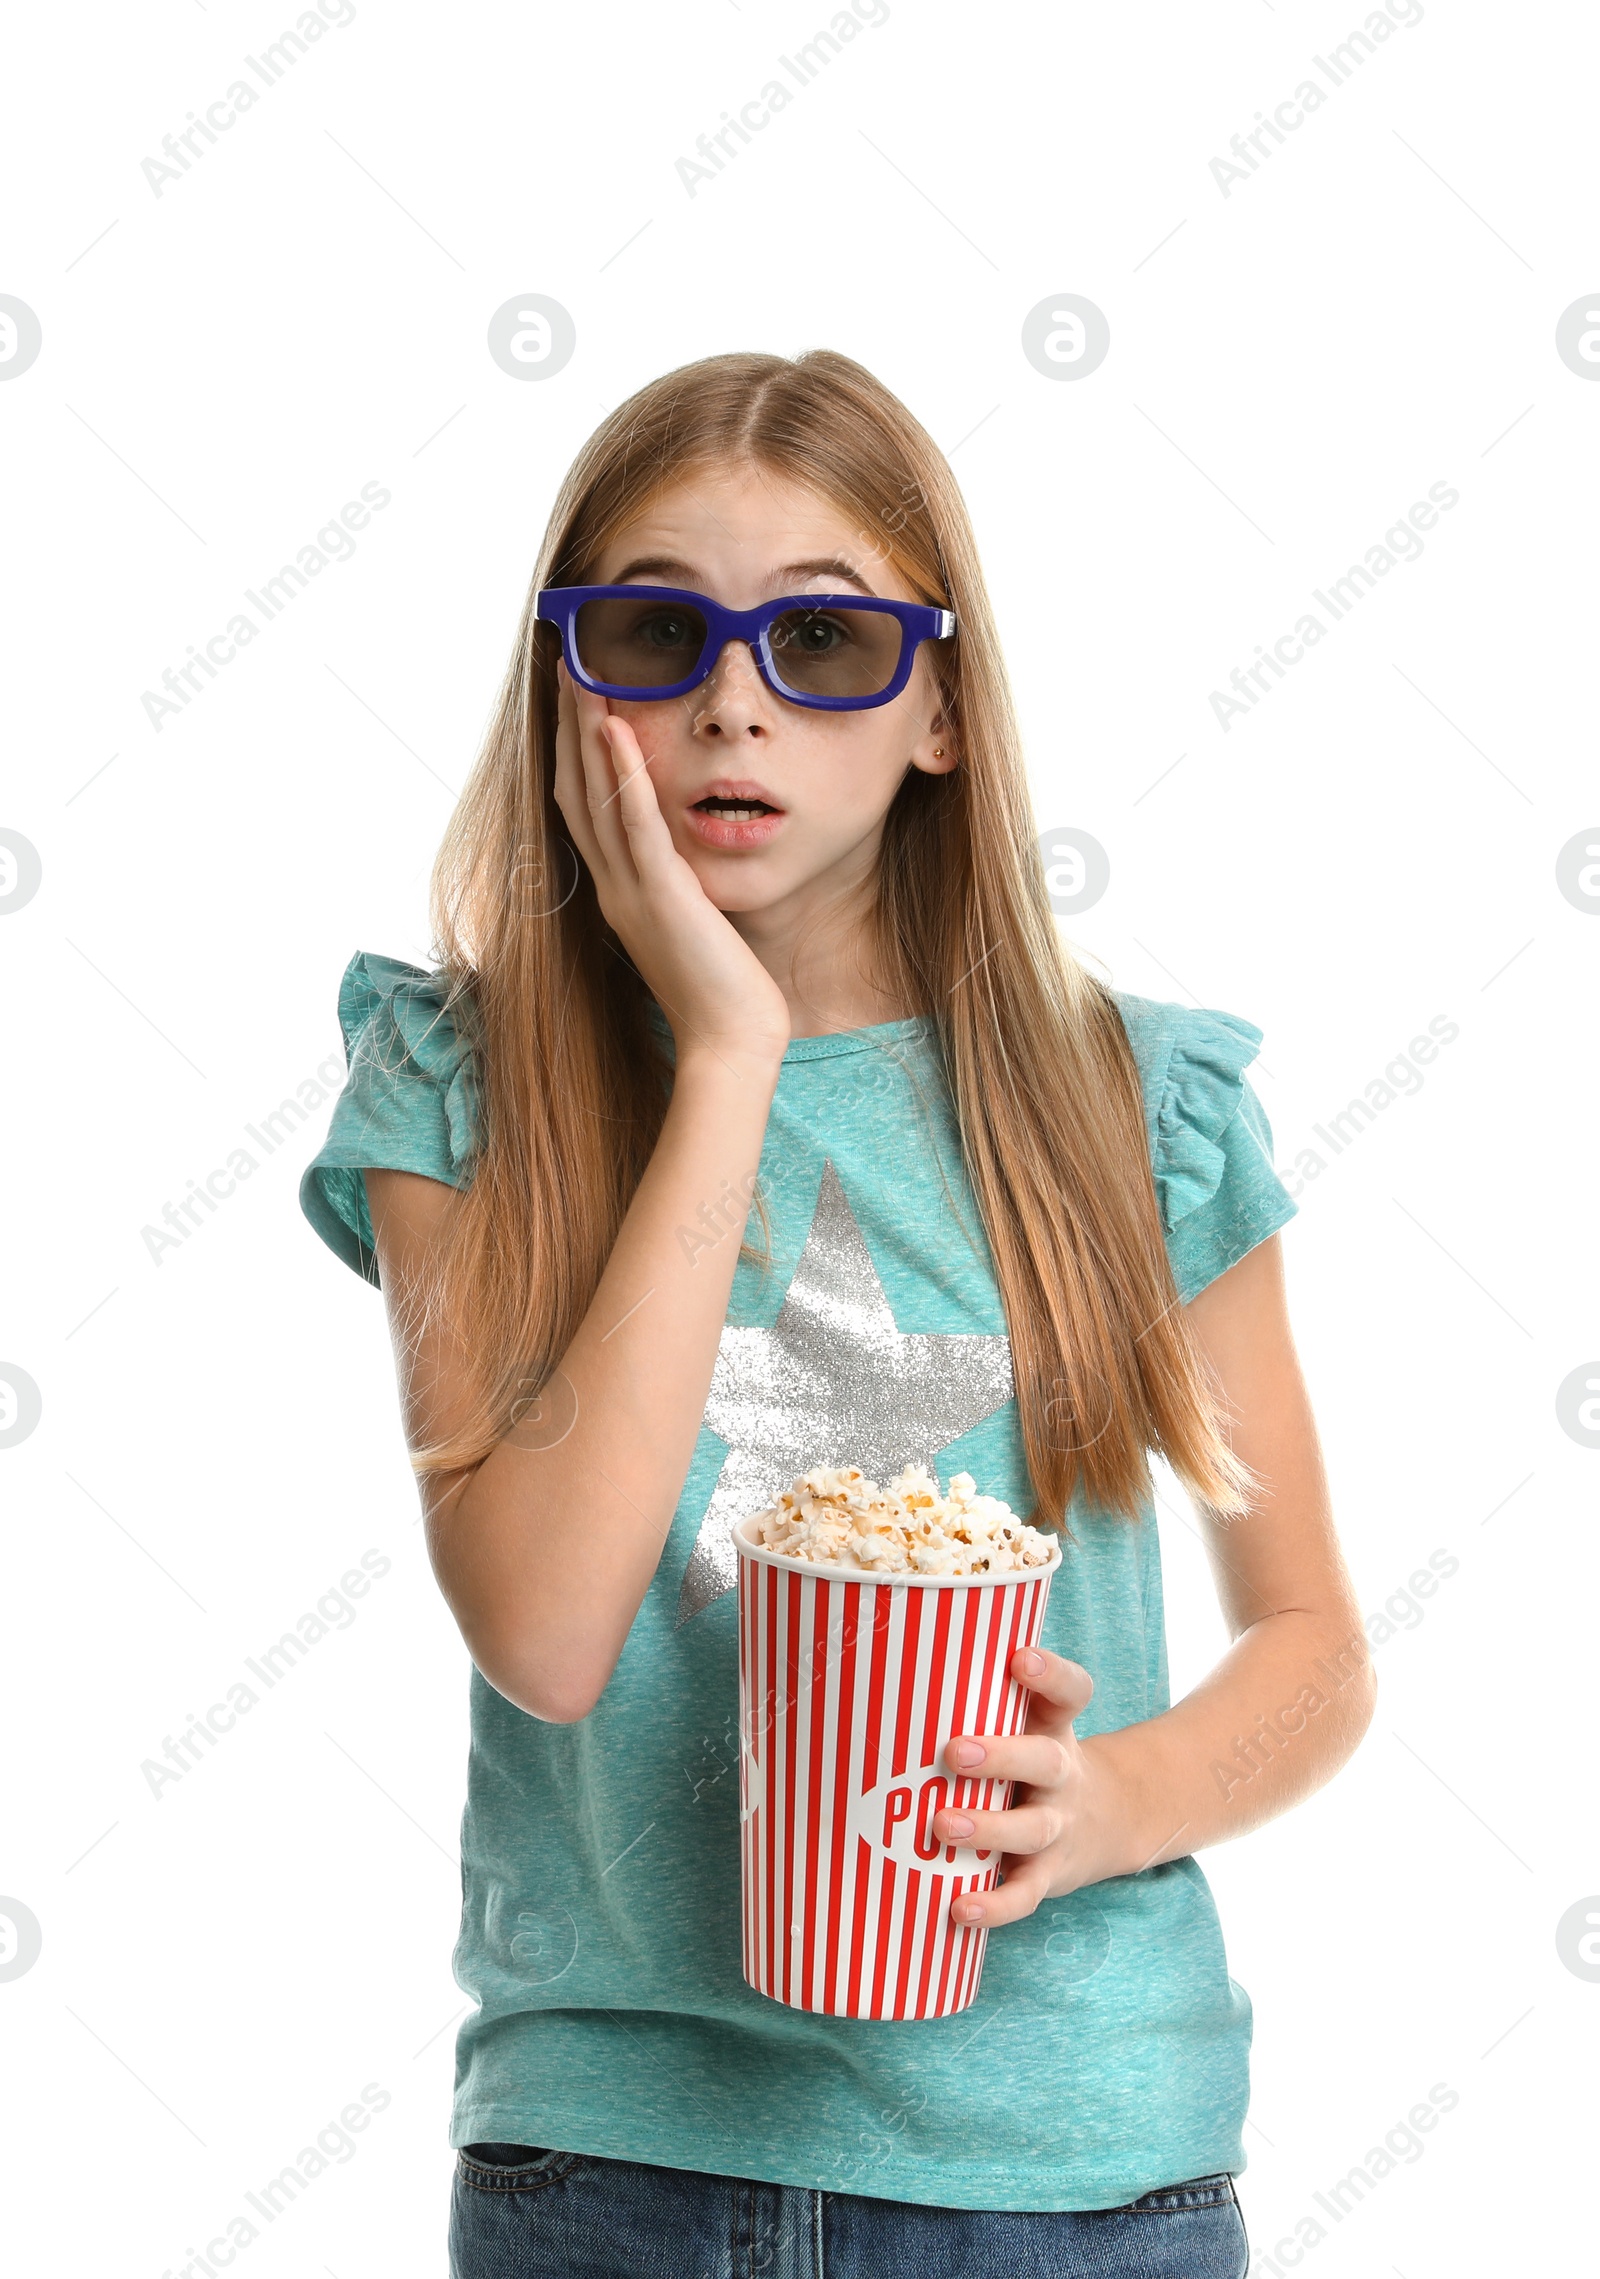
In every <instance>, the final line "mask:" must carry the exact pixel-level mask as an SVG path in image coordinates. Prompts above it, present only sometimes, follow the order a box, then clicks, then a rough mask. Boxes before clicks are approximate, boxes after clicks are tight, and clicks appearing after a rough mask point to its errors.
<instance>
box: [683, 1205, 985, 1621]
mask: <svg viewBox="0 0 1600 2279" xmlns="http://www.w3.org/2000/svg"><path fill="white" fill-rule="evenodd" d="M1013 1390H1014V1381H1013V1378H1012V1374H1011V1341H1010V1339H1009V1338H1007V1337H982V1336H961V1335H953V1334H940V1333H931V1334H926V1335H903V1334H902V1333H901V1331H900V1330H898V1329H897V1328H896V1327H895V1320H894V1315H893V1313H892V1312H891V1311H890V1307H889V1301H888V1299H887V1298H886V1297H885V1296H884V1291H883V1284H882V1283H881V1282H880V1281H879V1279H878V1273H877V1269H876V1267H875V1266H874V1265H873V1263H872V1256H871V1253H870V1252H869V1251H868V1249H867V1244H866V1238H865V1236H864V1235H863V1234H862V1232H861V1229H860V1227H859V1225H858V1224H857V1223H856V1218H855V1214H854V1212H853V1211H852V1210H851V1208H850V1205H849V1204H848V1202H847V1201H846V1200H845V1193H844V1189H843V1187H842V1186H841V1185H840V1183H839V1174H838V1173H837V1172H836V1171H835V1170H834V1168H833V1164H832V1162H831V1161H830V1162H826V1163H824V1165H823V1167H822V1187H821V1191H820V1193H819V1194H818V1196H817V1208H816V1212H815V1215H814V1216H813V1218H812V1221H811V1231H810V1233H809V1234H808V1235H807V1237H806V1245H805V1249H804V1250H803V1251H802V1252H801V1254H800V1260H799V1264H798V1265H797V1266H796V1267H795V1270H794V1279H793V1280H792V1281H791V1283H790V1284H789V1289H788V1293H787V1295H786V1296H785V1298H784V1301H783V1307H782V1311H781V1312H780V1313H779V1315H778V1318H777V1321H776V1322H775V1323H774V1324H773V1326H772V1328H771V1329H735V1328H732V1327H728V1328H725V1329H724V1330H723V1332H722V1338H721V1342H720V1343H719V1345H718V1347H717V1362H716V1367H715V1369H714V1370H713V1372H712V1377H711V1392H710V1396H709V1398H708V1399H707V1401H706V1408H705V1422H706V1423H707V1424H708V1425H709V1426H710V1428H711V1430H712V1431H713V1432H714V1433H715V1434H716V1435H717V1437H718V1439H719V1440H725V1441H726V1442H727V1444H728V1453H727V1456H726V1457H725V1459H724V1461H723V1466H722V1470H721V1471H720V1472H719V1473H718V1475H717V1484H716V1487H715V1489H714V1490H713V1492H712V1497H711V1502H710V1504H709V1505H708V1506H707V1509H706V1515H705V1517H704V1519H703V1520H702V1521H701V1522H700V1532H699V1534H698V1535H697V1536H696V1538H695V1546H694V1549H693V1551H692V1552H691V1553H690V1555H689V1564H688V1566H687V1568H686V1569H685V1571H684V1577H683V1586H682V1589H681V1590H680V1591H679V1593H678V1622H679V1624H680V1625H681V1624H682V1623H685V1622H687V1621H688V1620H689V1619H690V1617H691V1616H693V1615H696V1614H698V1613H699V1612H700V1611H701V1609H702V1608H703V1607H707V1606H709V1605H710V1604H711V1603H712V1601H713V1600H714V1599H718V1598H720V1597H721V1596H722V1594H723V1592H724V1591H730V1590H732V1589H733V1587H734V1584H735V1582H736V1580H737V1574H736V1565H735V1561H736V1554H735V1552H734V1548H733V1544H732V1543H731V1541H730V1540H729V1534H728V1531H729V1529H730V1528H731V1527H732V1525H733V1523H734V1521H735V1520H736V1519H741V1518H743V1517H744V1515H745V1514H746V1513H747V1512H752V1511H760V1510H761V1509H762V1507H763V1506H764V1505H766V1504H769V1503H771V1502H772V1501H773V1499H774V1497H775V1496H776V1495H777V1494H778V1492H779V1490H780V1489H782V1488H786V1487H787V1486H788V1485H789V1483H790V1481H791V1480H793V1479H794V1478H795V1477H796V1475H797V1474H798V1473H801V1472H804V1471H807V1470H809V1469H810V1467H811V1466H812V1465H813V1464H859V1465H860V1466H861V1469H862V1470H863V1471H864V1472H865V1473H866V1474H867V1477H868V1478H869V1479H873V1480H878V1481H886V1480H888V1479H890V1478H892V1477H893V1475H894V1474H895V1473H896V1472H898V1471H900V1470H901V1469H902V1468H903V1467H904V1466H905V1465H907V1464H926V1465H927V1466H928V1469H929V1470H930V1471H933V1470H935V1469H936V1466H935V1463H934V1459H935V1457H936V1456H937V1454H938V1452H939V1450H940V1449H941V1448H945V1447H947V1446H948V1445H949V1443H950V1442H951V1441H952V1440H957V1439H959V1438H960V1436H961V1434H962V1433H964V1432H969V1431H970V1430H971V1429H972V1427H973V1426H974V1425H975V1424H981V1423H982V1422H983V1419H984V1418H985V1417H986V1416H992V1415H993V1414H994V1412H995V1410H996V1409H998V1408H1003V1407H1004V1405H1005V1403H1006V1402H1007V1401H1008V1400H1009V1399H1010V1398H1011V1395H1012V1392H1013Z"/></svg>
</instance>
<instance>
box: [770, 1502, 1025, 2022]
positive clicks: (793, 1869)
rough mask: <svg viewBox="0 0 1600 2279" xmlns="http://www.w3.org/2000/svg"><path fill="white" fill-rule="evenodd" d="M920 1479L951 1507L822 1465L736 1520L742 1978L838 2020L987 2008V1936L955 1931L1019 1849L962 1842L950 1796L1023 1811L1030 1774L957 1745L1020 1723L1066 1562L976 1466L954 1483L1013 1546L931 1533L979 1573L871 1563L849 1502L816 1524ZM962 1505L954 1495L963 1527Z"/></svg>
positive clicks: (876, 1543)
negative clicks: (960, 1760)
mask: <svg viewBox="0 0 1600 2279" xmlns="http://www.w3.org/2000/svg"><path fill="white" fill-rule="evenodd" d="M907 1482H910V1483H911V1490H910V1493H911V1499H912V1505H913V1507H915V1506H916V1505H917V1504H919V1503H920V1504H923V1505H927V1504H930V1503H932V1504H934V1505H943V1502H944V1499H943V1498H941V1497H940V1496H939V1492H938V1487H937V1483H936V1482H934V1481H933V1480H932V1479H931V1478H930V1477H929V1475H928V1474H927V1473H926V1472H924V1471H923V1470H922V1468H921V1467H920V1466H911V1467H908V1468H907V1470H906V1471H905V1472H902V1473H901V1474H900V1476H899V1479H898V1480H897V1481H895V1482H894V1483H893V1484H892V1486H891V1488H890V1490H889V1491H888V1495H887V1497H886V1498H884V1497H881V1496H880V1492H879V1491H878V1490H877V1489H876V1488H875V1487H874V1486H873V1484H872V1483H871V1482H870V1481H866V1482H863V1481H862V1475H861V1473H860V1472H859V1470H857V1469H856V1468H855V1467H853V1466H852V1467H845V1468H841V1469H839V1470H827V1469H819V1470H817V1471H813V1472H810V1473H807V1474H806V1475H805V1476H804V1478H803V1479H802V1480H797V1481H796V1482H795V1484H794V1488H793V1489H791V1490H789V1491H787V1492H786V1494H785V1495H784V1496H783V1497H780V1499H779V1501H778V1503H777V1504H776V1505H774V1506H770V1507H769V1508H768V1510H767V1511H765V1512H757V1513H754V1514H752V1515H750V1516H749V1517H747V1518H745V1519H742V1520H740V1521H739V1522H738V1523H737V1524H736V1525H735V1527H734V1529H733V1531H732V1532H733V1541H734V1545H735V1548H736V1550H737V1553H738V1561H739V1585H738V1593H739V1729H740V1751H739V1817H740V1843H741V1859H740V1867H741V1888H742V1898H743V1959H744V1976H745V1979H746V1981H747V1983H748V1984H749V1985H751V1986H753V1987H754V1988H755V1989H756V1991H757V1992H758V1993H760V1994H768V1995H771V1996H772V1998H773V1999H774V2000H775V2001H778V2002H784V2003H787V2004H789V2006H790V2007H791V2008H793V2009H797V2010H813V2011H820V2012H822V2013H824V2014H825V2015H827V2016H829V2017H836V2018H883V2019H909V2018H948V2017H953V2016H954V2015H955V2013H956V2012H957V2011H960V2010H964V2009H966V2008H967V2007H968V2006H969V2005H970V2004H971V2003H972V2002H974V2001H975V2000H976V1999H977V1994H978V1987H979V1982H980V1980H981V1978H982V1975H983V1961H984V1954H985V1950H986V1947H987V1943H988V1930H987V1927H986V1926H985V1925H982V1924H978V1925H972V1924H961V1923H957V1922H956V1921H954V1920H953V1918H952V1916H951V1912H950V1907H951V1902H952V1900H954V1899H955V1898H956V1896H957V1895H958V1894H959V1893H961V1892H968V1891H989V1890H992V1889H993V1888H994V1885H995V1883H996V1881H997V1880H998V1877H999V1873H1000V1855H999V1853H998V1852H989V1851H978V1850H975V1849H974V1848H973V1847H972V1846H970V1845H963V1844H952V1843H946V1842H943V1841H942V1840H941V1839H939V1838H938V1837H936V1836H935V1835H934V1834H933V1832H932V1827H931V1823H932V1821H933V1818H934V1816H935V1814H936V1813H938V1812H940V1811H942V1810H943V1809H944V1808H945V1807H946V1806H950V1807H952V1808H955V1807H976V1808H977V1809H979V1810H980V1811H1005V1810H1007V1809H1008V1808H1009V1806H1010V1804H1011V1798H1012V1790H1013V1786H1014V1783H1013V1782H1011V1781H1008V1780H995V1779H988V1780H985V1779H982V1778H981V1777H976V1776H966V1777H963V1776H960V1775H957V1774H954V1773H952V1772H951V1771H950V1770H949V1768H948V1767H947V1766H946V1764H945V1762H944V1750H945V1744H946V1743H947V1742H948V1741H949V1740H950V1739H951V1738H952V1737H953V1736H954V1735H956V1734H962V1733H967V1734H983V1733H993V1734H997V1735H999V1734H1006V1735H1010V1734H1015V1733H1020V1732H1021V1731H1022V1728H1023V1725H1024V1722H1025V1720H1026V1717H1027V1707H1028V1693H1027V1688H1026V1687H1025V1686H1022V1685H1019V1684H1018V1683H1017V1681H1016V1679H1015V1678H1013V1677H1012V1676H1011V1674H1010V1672H1011V1662H1012V1657H1013V1656H1014V1655H1015V1654H1016V1652H1017V1650H1018V1649H1019V1648H1020V1647H1024V1646H1035V1645H1037V1644H1038V1642H1039V1635H1040V1631H1041V1630H1042V1628H1043V1625H1044V1613H1045V1604H1046V1601H1047V1599H1048V1596H1049V1591H1050V1581H1051V1577H1052V1576H1053V1575H1054V1573H1055V1571H1056V1569H1057V1568H1058V1567H1059V1566H1060V1564H1061V1551H1060V1546H1059V1544H1058V1543H1057V1542H1056V1541H1055V1539H1054V1538H1053V1537H1051V1536H1047V1535H1041V1534H1039V1533H1037V1532H1036V1531H1035V1530H1034V1529H1032V1528H1029V1527H1025V1526H1024V1525H1023V1523H1022V1522H1021V1521H1020V1520H1018V1519H1017V1517H1016V1515H1015V1514H1014V1513H1012V1512H1010V1511H1009V1510H1008V1509H1007V1508H1006V1507H1005V1506H1004V1505H1001V1504H998V1503H995V1502H994V1501H993V1500H992V1499H989V1498H977V1499H973V1498H972V1495H971V1491H972V1481H971V1478H970V1475H968V1474H964V1473H959V1474H957V1475H956V1477H955V1479H953V1480H952V1481H951V1483H950V1489H951V1496H952V1498H957V1497H961V1498H963V1499H964V1500H965V1501H966V1503H967V1504H968V1506H969V1508H970V1507H971V1506H972V1505H974V1504H975V1505H976V1506H977V1507H981V1511H982V1512H983V1513H984V1514H987V1515H989V1519H988V1525H989V1530H990V1533H991V1538H995V1537H998V1541H997V1540H994V1539H991V1540H990V1541H989V1542H988V1543H987V1544H985V1543H984V1542H983V1540H982V1537H983V1534H984V1528H983V1525H982V1524H981V1522H980V1524H979V1526H978V1527H977V1528H976V1530H973V1529H968V1530H967V1531H966V1533H967V1534H968V1535H969V1536H971V1535H973V1534H975V1535H976V1536H977V1538H978V1540H976V1541H971V1542H968V1543H964V1544H963V1543H956V1544H954V1545H950V1544H948V1543H947V1541H946V1537H945V1535H944V1534H943V1532H942V1531H941V1529H940V1528H939V1527H938V1525H937V1524H936V1523H933V1522H930V1521H923V1522H922V1524H921V1526H920V1527H919V1528H918V1529H917V1530H916V1534H919V1535H920V1536H921V1537H922V1538H923V1539H924V1542H925V1543H926V1540H927V1538H928V1537H929V1536H930V1535H931V1536H932V1538H933V1539H934V1542H933V1548H931V1549H927V1548H923V1549H922V1550H921V1553H920V1555H921V1557H922V1559H923V1560H924V1561H925V1562H927V1563H929V1564H935V1563H940V1562H942V1563H944V1564H945V1565H947V1566H948V1565H949V1564H950V1563H951V1557H952V1552H953V1556H954V1559H955V1561H956V1563H958V1564H963V1565H968V1566H969V1567H970V1568H971V1569H972V1571H968V1572H944V1573H929V1572H919V1571H917V1568H916V1567H915V1566H913V1565H911V1564H910V1562H909V1561H907V1563H906V1565H905V1566H904V1567H899V1566H897V1567H896V1568H895V1569H893V1570H891V1571H886V1570H885V1569H884V1567H883V1566H881V1565H880V1566H877V1567H874V1568H867V1567H864V1566H859V1565H855V1564H852V1563H851V1561H850V1558H849V1557H848V1556H847V1555H846V1554H847V1552H848V1550H849V1548H850V1546H852V1545H854V1546H855V1547H856V1555H857V1556H858V1557H859V1556H862V1555H863V1553H862V1549H861V1547H862V1545H863V1544H865V1545H867V1546H868V1547H869V1548H868V1549H867V1551H866V1554H865V1555H867V1556H872V1555H874V1552H876V1551H877V1550H878V1549H879V1547H880V1546H881V1543H882V1541H883V1537H882V1535H881V1534H880V1535H874V1534H872V1533H870V1532H862V1531H858V1529H857V1528H856V1527H855V1526H853V1525H852V1524H851V1523H850V1522H848V1521H841V1519H840V1517H839V1513H838V1510H837V1504H836V1508H835V1510H834V1512H833V1514H832V1515H831V1516H832V1518H833V1520H834V1524H833V1526H832V1527H831V1529H829V1528H827V1527H822V1528H819V1527H818V1526H817V1525H816V1523H815V1521H813V1522H812V1524H811V1525H810V1527H809V1528H807V1527H804V1526H803V1525H802V1523H801V1521H800V1520H799V1518H798V1517H797V1514H798V1513H800V1512H802V1511H809V1512H812V1513H815V1512H816V1511H817V1510H818V1508H819V1506H821V1507H826V1506H827V1504H828V1503H829V1501H830V1495H829V1491H830V1487H832V1488H834V1489H836V1490H837V1489H838V1488H842V1489H843V1490H844V1498H845V1501H846V1502H847V1504H848V1505H849V1506H850V1507H851V1510H852V1512H853V1513H855V1514H859V1512H860V1510H861V1509H862V1507H863V1506H864V1505H865V1504H866V1502H867V1496H866V1495H865V1494H864V1493H863V1492H862V1491H863V1490H864V1491H870V1496H871V1498H875V1499H878V1504H877V1509H878V1511H880V1512H881V1510H882V1508H883V1506H884V1505H885V1504H887V1505H888V1506H889V1508H891V1509H898V1510H901V1511H904V1510H905V1504H904V1502H903V1500H902V1499H901V1491H903V1490H905V1488H906V1483H907ZM919 1485H920V1486H922V1487H923V1488H931V1489H932V1496H931V1497H929V1496H928V1495H927V1494H926V1493H924V1494H922V1495H920V1496H919V1495H918V1494H917V1493H916V1490H917V1488H918V1486H919ZM952 1514H953V1515H954V1517H952ZM995 1514H1003V1515H1004V1519H1003V1522H1002V1523H1001V1524H1000V1525H998V1526H997V1525H996V1523H995V1521H994V1518H993V1515H995ZM961 1516H962V1513H961V1511H960V1509H959V1507H958V1506H957V1505H954V1504H953V1505H951V1506H949V1507H946V1509H945V1515H944V1518H945V1527H946V1528H947V1529H949V1528H952V1527H954V1526H956V1525H957V1523H958V1522H959V1520H960V1518H961ZM784 1521H787V1522H788V1523H789V1524H788V1525H787V1526H784V1525H782V1524H776V1525H775V1524H774V1523H775V1522H779V1523H781V1522H784ZM1004 1523H1009V1525H1008V1526H1007V1525H1005V1524H1004ZM774 1534H775V1535H777V1536H778V1537H779V1539H780V1540H783V1539H784V1538H785V1537H786V1536H787V1537H788V1538H789V1539H790V1540H791V1541H797V1540H801V1539H802V1538H803V1537H806V1536H809V1537H810V1538H811V1541H810V1544H809V1549H808V1555H807V1556H803V1557H802V1556H796V1555H794V1554H793V1553H792V1552H791V1551H784V1550H780V1549H775V1548H774V1547H773V1546H772V1544H771V1543H770V1542H768V1541H765V1540H763V1537H764V1535H774ZM819 1538H820V1541H819V1540H818V1539H819ZM889 1539H890V1540H891V1541H892V1542H896V1543H898V1544H899V1545H900V1546H901V1549H900V1551H899V1553H898V1554H897V1556H899V1557H904V1555H905V1547H906V1545H907V1543H908V1541H909V1542H910V1544H911V1553H912V1557H913V1558H915V1557H917V1556H918V1548H917V1546H916V1543H915V1537H914V1536H913V1535H912V1534H911V1532H910V1531H906V1532H905V1533H901V1532H898V1531H896V1530H894V1529H890V1530H889ZM941 1546H943V1547H942V1548H941ZM1024 1558H1026V1559H1027V1560H1028V1562H1029V1563H1028V1564H1026V1565H1024V1564H1022V1560H1023V1559H1024ZM997 1562H998V1563H997Z"/></svg>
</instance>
